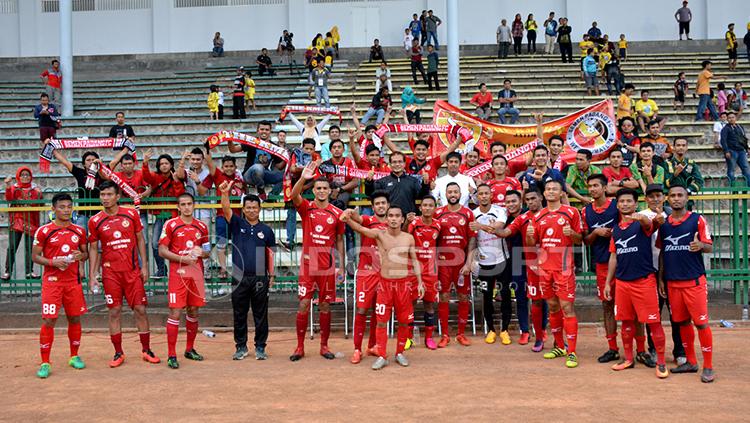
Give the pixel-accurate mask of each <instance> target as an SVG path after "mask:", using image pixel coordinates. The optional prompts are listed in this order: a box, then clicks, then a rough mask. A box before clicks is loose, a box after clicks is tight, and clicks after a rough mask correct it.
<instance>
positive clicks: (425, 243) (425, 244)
mask: <svg viewBox="0 0 750 423" xmlns="http://www.w3.org/2000/svg"><path fill="white" fill-rule="evenodd" d="M429 246H430V242H429V241H425V242H423V243H422V247H424V248H428V247H429Z"/></svg>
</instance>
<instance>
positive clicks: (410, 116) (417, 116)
mask: <svg viewBox="0 0 750 423" xmlns="http://www.w3.org/2000/svg"><path fill="white" fill-rule="evenodd" d="M406 119H407V120H408V121H409V123H417V124H419V123H420V122H422V114H421V113H419V110H415V111H413V112H412V111H411V110H407V111H406Z"/></svg>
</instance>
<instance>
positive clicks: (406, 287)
mask: <svg viewBox="0 0 750 423" xmlns="http://www.w3.org/2000/svg"><path fill="white" fill-rule="evenodd" d="M416 284H417V281H416V279H415V278H414V277H413V276H407V277H405V278H398V279H382V285H381V287H382V288H381V289H378V300H377V304H376V305H375V315H376V316H377V318H378V322H387V321H388V320H390V318H391V309H392V308H395V310H396V320H397V321H398V322H399V323H401V324H406V323H411V322H413V321H414V304H413V303H412V289H416V288H414V285H416Z"/></svg>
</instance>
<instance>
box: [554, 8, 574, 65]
mask: <svg viewBox="0 0 750 423" xmlns="http://www.w3.org/2000/svg"><path fill="white" fill-rule="evenodd" d="M572 32H573V28H571V27H570V25H568V18H560V25H559V26H558V27H557V44H559V46H560V56H562V62H563V63H566V62H567V63H573V38H572V37H571V33H572Z"/></svg>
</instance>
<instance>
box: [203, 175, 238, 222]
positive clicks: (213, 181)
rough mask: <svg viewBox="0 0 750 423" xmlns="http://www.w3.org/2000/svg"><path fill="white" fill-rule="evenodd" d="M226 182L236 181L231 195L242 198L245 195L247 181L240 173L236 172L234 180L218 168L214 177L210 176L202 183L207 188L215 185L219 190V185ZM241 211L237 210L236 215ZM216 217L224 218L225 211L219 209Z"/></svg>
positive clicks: (230, 192)
mask: <svg viewBox="0 0 750 423" xmlns="http://www.w3.org/2000/svg"><path fill="white" fill-rule="evenodd" d="M224 181H234V184H232V188H231V189H230V191H229V195H230V196H232V197H240V196H242V195H243V194H244V193H245V180H244V179H242V174H241V173H240V172H239V171H236V172H235V173H234V178H232V177H230V176H227V175H226V174H225V173H224V172H222V170H221V169H219V168H218V167H217V168H216V170H214V174H213V175H208V176H206V178H205V179H204V180H203V182H201V185H203V186H204V187H206V188H211V186H213V185H215V186H216V187H217V188H218V187H219V185H221V184H223V183H224ZM240 213H241V211H240V209H235V210H234V214H236V215H238V216H239V215H240ZM216 216H221V217H223V216H224V210H222V209H218V210H217V211H216Z"/></svg>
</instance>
